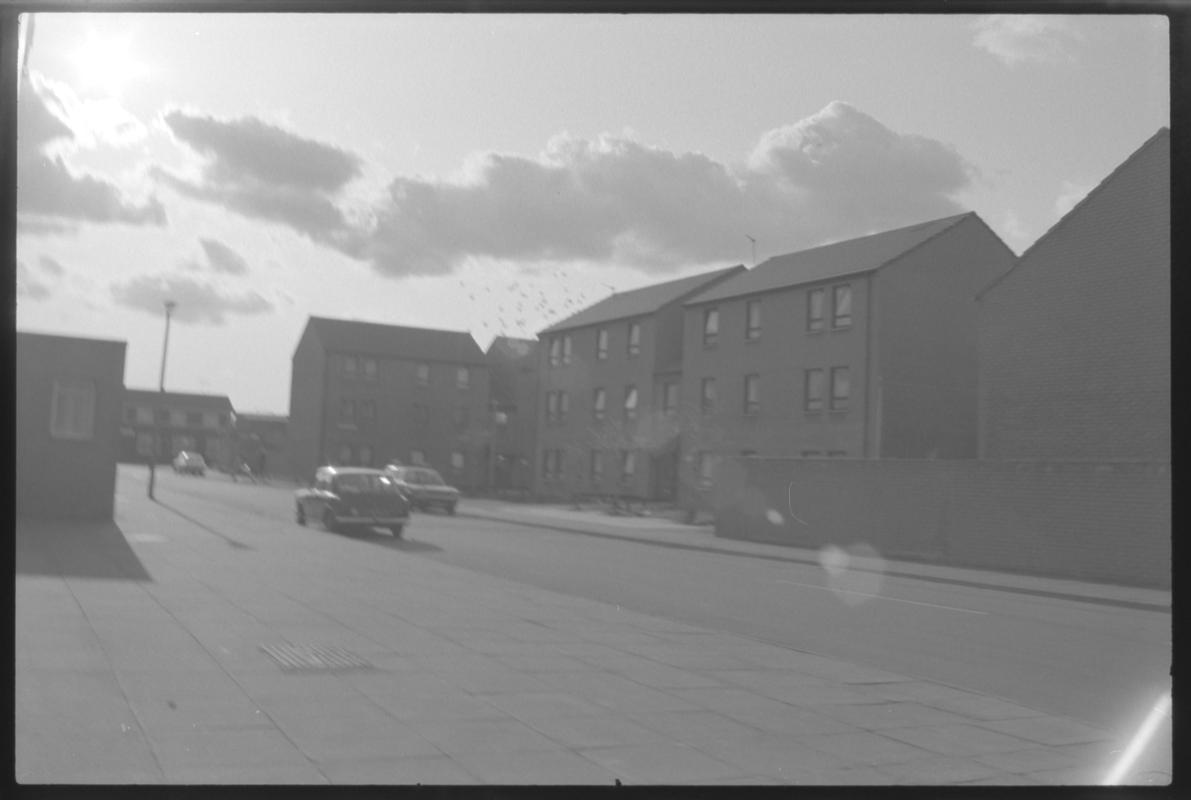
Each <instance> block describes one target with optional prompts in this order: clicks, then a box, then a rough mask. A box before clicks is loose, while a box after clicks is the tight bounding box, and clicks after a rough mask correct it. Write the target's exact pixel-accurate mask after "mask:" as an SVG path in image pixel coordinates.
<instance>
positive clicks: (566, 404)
mask: <svg viewBox="0 0 1191 800" xmlns="http://www.w3.org/2000/svg"><path fill="white" fill-rule="evenodd" d="M570 410H571V395H570V393H569V392H559V393H558V421H559V422H566V421H567V412H568V411H570Z"/></svg>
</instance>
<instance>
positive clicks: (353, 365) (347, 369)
mask: <svg viewBox="0 0 1191 800" xmlns="http://www.w3.org/2000/svg"><path fill="white" fill-rule="evenodd" d="M359 371H360V360H359V359H358V358H356V357H355V356H344V357H343V374H344V375H345V376H346V377H348V378H354V377H356V373H357V372H359Z"/></svg>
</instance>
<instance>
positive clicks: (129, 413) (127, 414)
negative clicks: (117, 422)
mask: <svg viewBox="0 0 1191 800" xmlns="http://www.w3.org/2000/svg"><path fill="white" fill-rule="evenodd" d="M136 412H137V408H136V406H124V421H125V422H136Z"/></svg>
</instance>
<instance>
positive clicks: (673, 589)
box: [120, 467, 1171, 735]
mask: <svg viewBox="0 0 1191 800" xmlns="http://www.w3.org/2000/svg"><path fill="white" fill-rule="evenodd" d="M144 476H145V472H144V470H143V469H139V468H135V467H121V470H120V483H121V491H138V490H139V491H143V486H144ZM157 492H158V498H159V500H162V501H164V502H166V503H175V504H177V506H178V508H179V509H180V510H182V511H185V510H186V508H199V507H203V508H207V509H211V510H214V509H219V510H220V511H221V512H223V513H225V514H226V515H227V516H224V517H223V518H224V519H234V518H235V517H236V516H237V515H238V516H240V517H241V519H242V520H243V521H244V522H243V524H244V525H245V526H246V527H252V528H253V529H254V530H267V531H268V532H269V534H270V535H271V536H275V537H278V546H283V544H282V543H283V541H284V540H283V538H281V537H284V535H285V533H286V531H290V532H296V531H299V530H301V529H300V528H298V526H297V525H296V523H294V521H293V501H292V496H293V493H292V489H291V488H288V487H281V486H276V487H274V486H259V485H251V484H244V483H239V484H233V483H231V482H229V481H227V480H226V479H225V478H223V477H222V476H211V477H208V478H207V479H197V478H187V477H181V476H176V475H173V474H172V473H171V472H169V471H164V472H161V471H159V473H158V482H157ZM465 502H466V501H465ZM262 526H263V527H262ZM229 527H231V526H229ZM225 533H226V534H227V535H229V536H234V530H233V531H227V532H225ZM327 535H328V536H333V535H336V534H330V533H328V534H327ZM342 538H343V541H344V546H345V547H369V546H376V545H378V544H386V541H385V540H387V538H388V537H387V535H385V534H383V533H377V534H376V535H375V536H368V535H363V536H360V535H343V536H342ZM406 539H407V545H406V546H404V547H403V548H402V551H401V553H402V557H406V558H425V559H433V560H435V561H439V562H443V563H446V564H451V565H454V566H457V567H462V568H465V569H469V570H474V571H477V572H482V573H485V574H489V575H494V576H499V577H501V578H505V579H509V580H513V581H517V582H520V583H524V584H529V585H532V586H536V587H540V588H545V589H549V590H552V591H556V592H563V593H567V594H570V595H574V596H579V597H583V598H587V599H593V600H598V601H602V602H606V603H611V604H616V605H620V606H622V607H625V608H627V609H630V610H633V611H637V612H642V613H648V614H653V615H657V616H661V617H665V618H669V619H673V620H676V621H680V622H684V623H688V624H693V625H698V626H702V627H707V628H711V629H715V630H720V631H725V632H731V633H735V634H738V635H746V636H750V637H754V638H758V639H762V640H765V641H768V642H772V643H777V644H781V645H784V646H786V647H790V648H793V649H797V650H802V651H806V652H812V653H816V654H819V655H823V656H827V657H831V658H838V659H844V660H848V661H852V662H855V663H858V664H864V665H868V666H872V667H876V668H878V669H882V670H888V671H890V672H895V673H899V674H903V675H907V676H910V677H915V678H921V679H923V680H928V681H933V682H938V683H943V684H947V685H950V686H954V687H956V688H960V689H966V690H969V691H974V692H980V693H984V694H989V695H994V696H998V697H1002V698H1004V699H1007V700H1010V701H1012V702H1016V703H1019V704H1021V705H1025V706H1028V707H1031V708H1035V709H1038V710H1040V711H1045V712H1048V713H1052V714H1057V715H1062V716H1067V717H1071V718H1073V719H1076V720H1080V721H1083V722H1086V723H1087V724H1090V725H1093V726H1096V727H1099V728H1101V729H1104V730H1107V731H1111V732H1114V733H1118V734H1120V735H1128V734H1129V733H1130V732H1132V731H1133V730H1135V729H1136V728H1137V726H1139V725H1140V724H1141V722H1142V721H1143V719H1144V717H1145V715H1146V714H1147V712H1148V711H1149V710H1150V708H1151V707H1152V706H1153V704H1154V703H1155V701H1156V700H1157V699H1158V698H1159V696H1160V695H1161V694H1162V693H1163V692H1164V691H1168V690H1169V683H1170V682H1169V669H1170V659H1171V616H1170V614H1169V613H1162V612H1157V611H1146V610H1138V609H1131V608H1120V607H1115V606H1110V605H1103V604H1092V603H1083V602H1077V601H1072V600H1066V599H1057V598H1049V597H1038V596H1031V595H1025V594H1020V593H1014V592H1010V591H999V590H987V589H979V588H972V587H966V586H955V585H949V584H943V583H937V582H931V581H929V580H919V579H909V578H901V577H890V576H885V577H884V578H883V580H881V582H880V584H879V585H870V586H863V587H858V588H859V589H860V590H861V593H853V594H849V595H846V596H845V595H840V594H838V593H837V592H835V591H832V590H831V588H830V587H828V585H827V580H826V577H825V574H824V571H823V570H822V569H821V568H820V567H818V566H815V565H804V564H792V563H789V562H786V561H778V560H772V559H764V558H756V557H745V556H739V555H729V554H724V553H710V552H700V551H692V550H686V549H674V548H667V547H658V546H655V545H651V544H649V543H638V542H633V541H624V540H622V539H610V538H603V537H598V536H590V535H582V534H576V533H567V532H561V531H553V530H548V529H542V528H529V527H523V526H519V525H516V524H511V523H506V522H497V521H490V520H482V519H475V518H468V517H466V516H457V517H448V516H445V515H441V514H417V515H416V516H415V517H414V520H413V523H412V524H411V525H410V527H409V529H408V531H407V534H406Z"/></svg>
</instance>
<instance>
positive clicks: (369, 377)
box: [360, 358, 376, 381]
mask: <svg viewBox="0 0 1191 800" xmlns="http://www.w3.org/2000/svg"><path fill="white" fill-rule="evenodd" d="M360 365H361V366H362V367H363V369H364V380H366V381H374V380H376V359H375V358H361V359H360Z"/></svg>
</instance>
